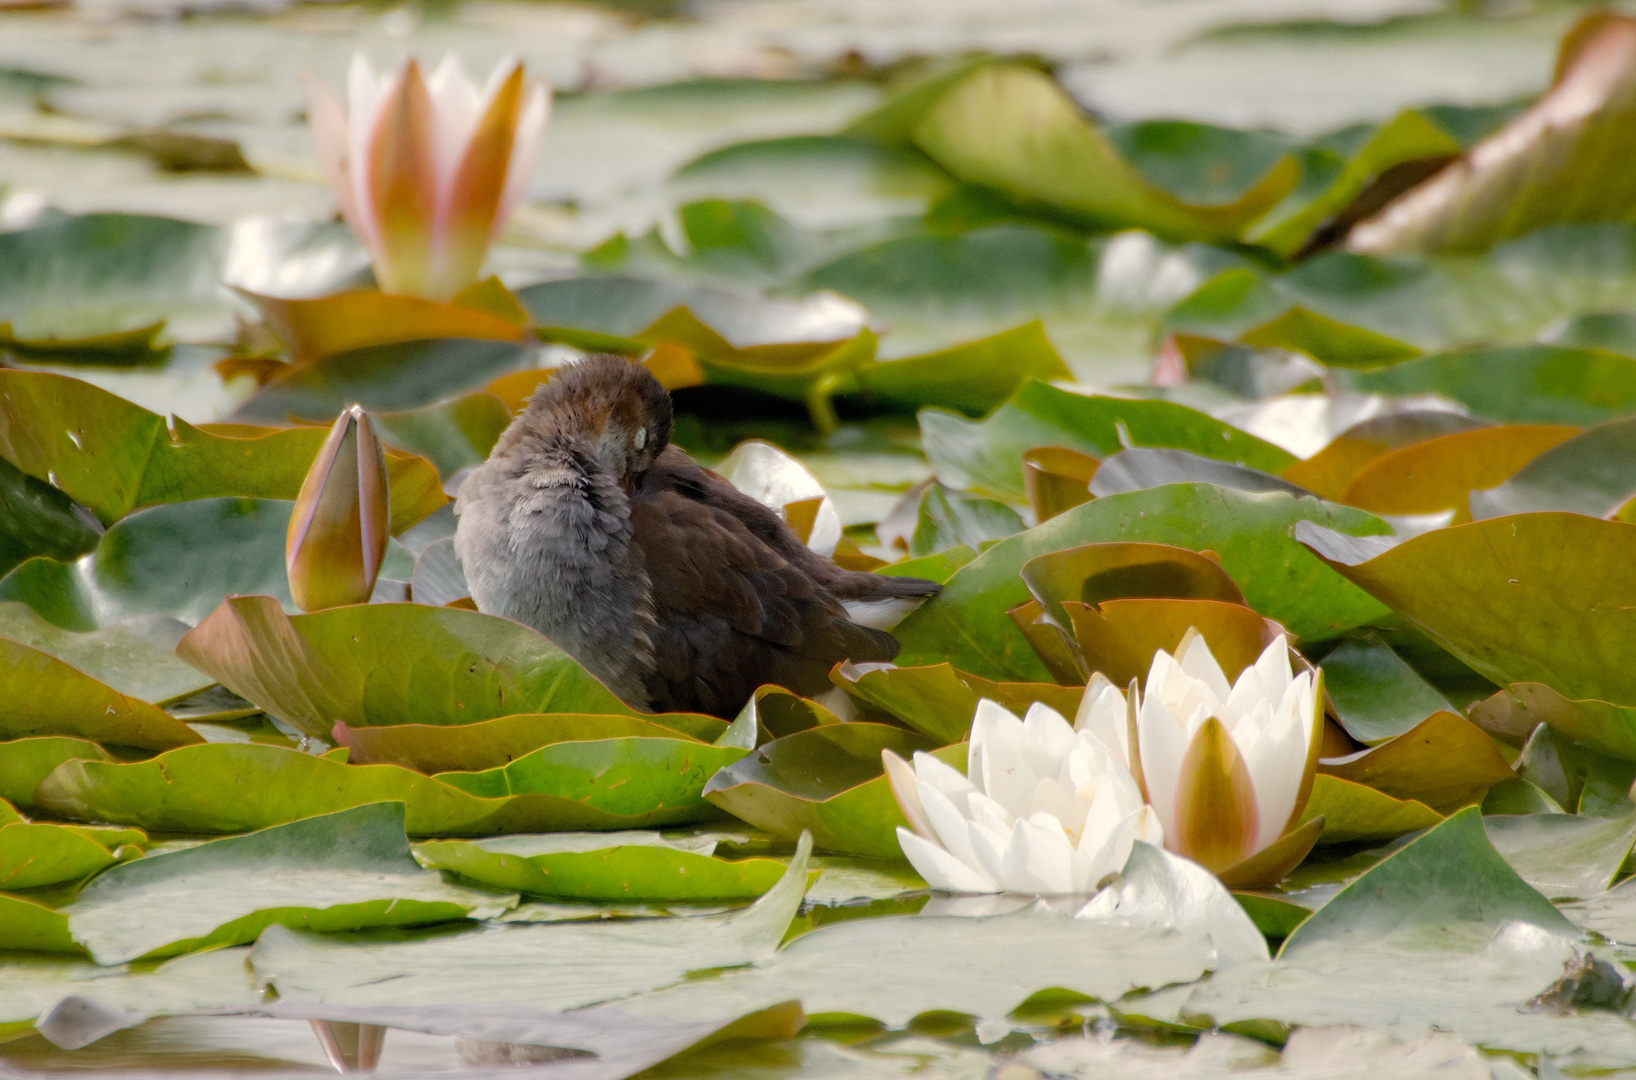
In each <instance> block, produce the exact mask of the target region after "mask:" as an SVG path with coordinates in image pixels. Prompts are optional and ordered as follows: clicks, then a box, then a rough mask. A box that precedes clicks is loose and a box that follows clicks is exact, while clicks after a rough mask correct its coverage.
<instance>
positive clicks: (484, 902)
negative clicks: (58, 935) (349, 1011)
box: [62, 802, 516, 964]
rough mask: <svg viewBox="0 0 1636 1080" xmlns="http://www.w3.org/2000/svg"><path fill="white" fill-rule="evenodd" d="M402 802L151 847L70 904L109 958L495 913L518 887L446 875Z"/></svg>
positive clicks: (76, 929) (78, 931)
mask: <svg viewBox="0 0 1636 1080" xmlns="http://www.w3.org/2000/svg"><path fill="white" fill-rule="evenodd" d="M403 826H404V807H403V804H402V803H396V802H389V803H375V804H372V805H364V806H359V807H357V808H355V809H351V810H343V811H340V812H338V813H332V814H324V815H320V816H316V817H311V818H307V819H305V820H302V821H295V822H292V823H290V824H288V825H280V826H275V827H273V828H270V829H264V830H262V831H260V832H255V833H251V834H250V835H247V836H234V837H228V838H226V839H222V840H213V841H210V842H209V843H205V844H199V845H197V846H194V847H189V848H184V849H182V850H179V851H167V852H161V853H159V854H154V855H149V856H148V857H147V858H145V859H141V860H138V861H137V862H132V863H126V864H124V865H121V866H119V867H116V868H114V869H112V870H109V871H108V872H107V873H105V874H103V875H102V876H100V877H98V878H97V879H96V880H95V881H93V882H92V883H91V884H89V885H87V886H86V887H85V888H84V889H82V890H81V891H80V893H79V895H78V896H76V897H75V898H74V901H73V902H72V903H70V904H68V905H67V906H66V907H64V908H63V909H62V912H63V914H65V915H66V916H67V917H68V929H69V932H70V933H71V934H72V935H73V936H74V940H75V941H77V942H79V943H80V944H81V945H83V946H85V948H86V949H87V950H88V951H89V952H90V954H91V957H92V959H94V960H95V961H96V962H97V963H99V964H118V963H123V962H125V961H128V960H135V959H138V958H155V957H161V956H173V955H175V954H177V953H182V952H192V951H195V950H199V949H208V948H213V947H218V946H222V945H240V944H246V943H248V942H251V941H254V940H255V939H256V937H257V936H258V935H259V934H260V933H261V932H262V931H263V930H264V929H266V928H267V927H268V926H272V925H275V924H276V925H281V926H291V927H296V928H301V929H308V930H316V931H321V932H323V931H328V932H333V931H338V930H357V929H361V928H363V927H369V926H416V925H424V924H428V923H437V922H447V921H449V920H453V919H466V918H477V919H482V918H488V917H491V916H494V915H498V914H500V913H501V912H502V911H505V910H506V909H507V908H509V907H511V906H512V905H513V904H515V903H516V896H515V894H512V895H510V896H507V895H502V894H495V893H489V892H478V891H475V890H472V889H465V888H461V887H459V886H454V885H448V884H445V883H444V881H443V878H442V876H441V875H440V874H437V873H433V872H429V871H426V870H422V869H421V868H420V866H419V865H417V864H416V862H415V860H414V859H413V858H412V857H411V856H410V853H409V841H408V838H407V837H406V836H405V835H404V828H403Z"/></svg>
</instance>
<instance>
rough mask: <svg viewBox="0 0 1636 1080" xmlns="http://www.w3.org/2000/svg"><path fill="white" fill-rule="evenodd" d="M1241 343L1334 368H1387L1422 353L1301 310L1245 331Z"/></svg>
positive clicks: (1288, 312) (1360, 328)
mask: <svg viewBox="0 0 1636 1080" xmlns="http://www.w3.org/2000/svg"><path fill="white" fill-rule="evenodd" d="M1239 340H1240V341H1242V342H1244V343H1245V344H1247V345H1261V346H1265V347H1267V348H1273V349H1291V350H1294V351H1295V352H1301V353H1305V354H1306V355H1308V356H1310V357H1312V358H1313V359H1314V360H1316V361H1318V362H1319V363H1320V364H1323V365H1324V366H1325V367H1332V368H1372V367H1385V366H1386V365H1388V364H1395V363H1398V362H1400V361H1403V360H1409V359H1412V358H1414V357H1416V356H1419V355H1420V350H1419V349H1417V348H1415V347H1414V346H1413V345H1410V344H1407V343H1406V342H1402V341H1398V340H1396V339H1394V338H1390V337H1387V336H1386V335H1385V334H1378V333H1376V332H1375V331H1373V330H1367V329H1364V328H1363V327H1361V326H1349V325H1347V324H1346V323H1342V322H1337V321H1336V320H1334V319H1331V318H1329V317H1327V316H1325V315H1320V314H1318V313H1317V312H1315V311H1308V310H1307V309H1306V308H1304V307H1300V306H1296V307H1292V308H1290V309H1289V310H1288V311H1285V312H1284V313H1283V314H1282V315H1280V316H1278V317H1277V318H1276V319H1273V320H1272V321H1270V322H1266V323H1263V324H1262V325H1260V326H1257V327H1255V328H1253V329H1250V330H1246V331H1245V332H1244V333H1243V335H1241V336H1240V338H1239Z"/></svg>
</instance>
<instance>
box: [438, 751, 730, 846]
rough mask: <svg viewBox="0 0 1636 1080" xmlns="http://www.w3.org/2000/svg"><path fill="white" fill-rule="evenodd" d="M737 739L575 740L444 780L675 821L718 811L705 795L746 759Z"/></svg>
mask: <svg viewBox="0 0 1636 1080" xmlns="http://www.w3.org/2000/svg"><path fill="white" fill-rule="evenodd" d="M744 754H745V750H743V749H741V748H739V747H736V746H710V745H706V744H702V743H699V742H697V741H696V740H693V739H680V738H674V737H673V738H668V739H655V738H629V737H627V738H616V739H586V740H581V739H576V740H573V741H569V742H557V743H551V744H550V745H548V746H542V747H540V748H539V749H538V750H535V751H533V752H532V753H529V754H525V755H524V756H522V757H520V758H518V759H517V760H516V761H513V762H511V763H510V764H508V765H502V766H500V767H499V768H497V769H489V770H487V771H485V772H450V773H440V774H438V776H437V779H438V780H441V781H442V782H443V783H445V784H448V785H449V786H450V787H454V788H459V789H460V790H461V791H465V792H469V793H470V794H472V795H477V796H479V797H482V798H489V799H494V798H503V797H505V796H508V795H549V796H553V797H555V798H560V799H564V800H573V801H575V802H578V803H581V804H583V805H585V806H587V807H589V808H591V809H594V810H598V811H601V812H603V813H606V814H610V815H619V816H622V817H628V818H638V817H641V818H643V819H644V820H645V821H646V822H647V823H649V824H652V825H673V824H682V823H686V822H691V821H697V820H700V819H701V818H707V817H711V816H713V814H712V813H711V812H710V807H709V804H708V803H706V802H705V801H704V800H703V799H702V798H701V797H700V793H701V792H702V791H703V790H704V786H705V783H706V782H707V781H709V779H710V778H711V777H712V776H714V775H715V774H716V771H717V770H718V769H722V768H726V767H727V766H730V765H731V764H732V763H733V762H735V761H737V760H739V759H740V758H742V757H743V756H744Z"/></svg>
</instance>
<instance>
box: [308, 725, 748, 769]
mask: <svg viewBox="0 0 1636 1080" xmlns="http://www.w3.org/2000/svg"><path fill="white" fill-rule="evenodd" d="M726 729H727V725H726V724H725V723H723V722H722V721H720V720H718V719H716V718H715V717H714V716H700V715H695V714H692V713H665V714H660V715H656V716H653V717H636V716H622V715H606V714H594V713H523V714H520V715H517V716H501V717H496V718H495V719H493V720H483V721H480V722H478V723H475V724H457V725H448V724H388V725H384V726H378V727H369V726H364V727H349V726H348V725H346V724H344V723H337V724H336V725H335V729H334V732H333V736H334V739H335V744H336V745H337V746H344V747H346V748H347V749H348V750H349V751H350V753H349V755H348V760H349V761H352V762H354V763H356V764H359V765H380V764H387V765H401V766H403V767H404V768H406V769H413V770H415V771H416V772H419V773H425V774H426V775H428V776H430V775H432V774H434V773H441V772H480V771H482V770H485V769H497V768H499V767H501V766H503V765H507V764H509V763H511V762H513V761H516V760H517V759H518V758H520V757H525V756H526V755H528V754H531V753H533V752H534V751H535V750H538V749H539V748H540V747H542V746H550V745H551V744H552V743H558V742H571V741H574V740H577V739H617V738H627V737H636V738H653V739H674V738H677V737H679V736H680V737H686V738H693V739H696V740H698V741H700V742H711V741H714V740H715V739H717V738H719V737H720V736H721V733H722V732H723V731H725V730H726Z"/></svg>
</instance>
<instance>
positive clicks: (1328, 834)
mask: <svg viewBox="0 0 1636 1080" xmlns="http://www.w3.org/2000/svg"><path fill="white" fill-rule="evenodd" d="M1320 816H1322V817H1323V819H1324V831H1323V834H1322V835H1321V836H1319V838H1318V843H1320V844H1349V843H1354V842H1357V841H1366V840H1373V841H1381V840H1392V839H1395V838H1397V837H1399V836H1402V835H1404V834H1405V833H1412V832H1419V831H1420V830H1421V829H1429V828H1431V827H1432V826H1433V825H1436V824H1437V823H1438V822H1440V821H1442V820H1443V815H1442V814H1439V813H1438V812H1437V811H1436V810H1433V809H1432V808H1431V807H1429V806H1427V805H1426V804H1425V803H1423V802H1418V801H1416V800H1414V799H1396V798H1393V797H1392V796H1390V795H1388V794H1386V793H1385V792H1384V791H1380V790H1378V789H1376V788H1372V787H1367V786H1365V785H1363V784H1358V783H1354V782H1352V781H1351V780H1342V779H1341V778H1340V777H1338V776H1329V775H1325V774H1323V773H1320V774H1318V775H1317V776H1315V777H1313V779H1312V797H1311V798H1310V799H1309V800H1308V802H1307V805H1306V809H1305V810H1303V811H1301V821H1302V823H1303V824H1304V823H1306V822H1308V821H1311V820H1313V819H1314V818H1317V817H1320Z"/></svg>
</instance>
